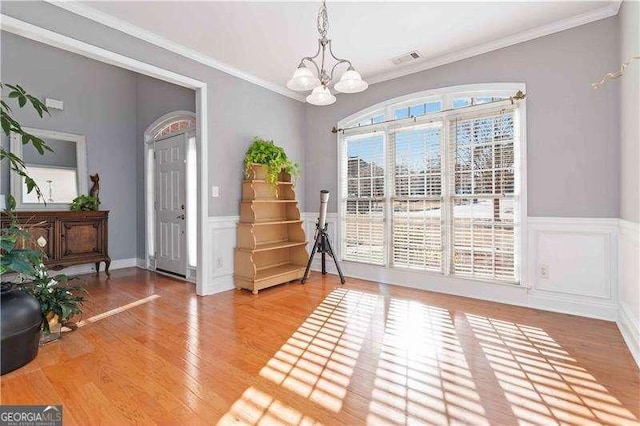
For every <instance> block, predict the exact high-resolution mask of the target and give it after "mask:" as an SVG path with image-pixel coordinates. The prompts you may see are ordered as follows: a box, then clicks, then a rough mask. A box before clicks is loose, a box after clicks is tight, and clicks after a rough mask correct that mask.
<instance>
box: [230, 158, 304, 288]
mask: <svg viewBox="0 0 640 426" xmlns="http://www.w3.org/2000/svg"><path fill="white" fill-rule="evenodd" d="M306 245H307V241H306V237H305V234H304V230H303V228H302V220H301V219H300V210H299V209H298V202H297V201H296V194H295V191H294V188H293V182H292V180H291V176H290V175H289V174H287V173H284V172H283V173H281V174H280V180H279V182H278V185H277V191H275V190H274V188H273V187H272V186H271V185H270V184H268V183H267V182H266V181H265V180H264V169H263V168H262V166H260V165H258V164H255V165H253V167H252V169H251V173H250V175H249V176H248V178H247V180H245V181H244V182H243V183H242V202H241V203H240V223H238V229H237V247H236V250H235V261H234V266H235V274H234V281H235V286H236V288H238V289H243V288H244V289H247V290H251V291H252V292H253V294H258V290H262V289H264V288H267V287H271V286H274V285H278V284H282V283H286V282H289V281H294V280H298V279H301V278H302V276H303V274H304V269H305V267H306V265H307V261H308V260H309V254H308V253H307V249H306Z"/></svg>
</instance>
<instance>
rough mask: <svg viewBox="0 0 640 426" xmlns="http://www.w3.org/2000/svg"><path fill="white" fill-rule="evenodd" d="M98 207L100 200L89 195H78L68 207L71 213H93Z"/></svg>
mask: <svg viewBox="0 0 640 426" xmlns="http://www.w3.org/2000/svg"><path fill="white" fill-rule="evenodd" d="M99 207H100V200H99V199H98V197H94V196H91V195H79V196H77V197H76V198H74V199H73V201H72V202H71V204H70V205H69V209H70V210H73V211H81V210H82V211H94V210H98V208H99Z"/></svg>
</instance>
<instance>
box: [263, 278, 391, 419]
mask: <svg viewBox="0 0 640 426" xmlns="http://www.w3.org/2000/svg"><path fill="white" fill-rule="evenodd" d="M381 300H382V299H381V298H380V297H379V296H376V295H373V294H369V293H362V292H358V291H350V290H343V289H338V290H335V291H333V292H331V294H329V296H327V297H326V298H325V299H324V300H323V301H322V303H321V304H320V305H319V306H318V307H317V308H316V309H315V311H314V312H313V313H312V314H311V315H310V316H309V317H308V318H307V319H306V320H305V322H304V323H303V324H302V325H301V326H300V327H299V328H298V330H296V332H295V333H293V335H292V336H291V337H290V338H289V339H288V340H287V342H286V343H285V344H284V345H283V346H282V347H281V348H280V350H279V351H278V352H277V353H276V354H275V355H274V356H273V358H272V359H271V360H269V361H268V362H267V364H266V365H265V367H264V368H263V369H262V370H260V376H262V377H264V378H267V379H269V380H271V381H273V382H275V383H277V384H279V385H281V386H282V387H284V388H285V389H288V390H290V391H292V392H294V393H296V394H297V395H300V396H302V397H304V398H308V399H309V400H311V401H313V402H314V403H316V404H318V405H321V406H323V407H325V408H327V409H329V410H331V411H333V412H339V411H340V409H341V407H342V400H343V399H344V397H345V395H346V393H347V386H349V382H350V381H351V375H352V374H353V368H354V366H355V364H356V361H357V359H358V355H359V353H360V348H361V346H362V343H363V341H364V337H365V335H366V333H367V330H368V328H369V324H370V322H371V316H372V314H373V312H374V310H375V308H376V306H378V304H379V302H381Z"/></svg>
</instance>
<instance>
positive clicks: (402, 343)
mask: <svg viewBox="0 0 640 426" xmlns="http://www.w3.org/2000/svg"><path fill="white" fill-rule="evenodd" d="M484 415H485V411H484V408H483V407H482V405H481V404H480V396H479V395H478V392H477V391H476V388H475V384H474V382H473V377H472V376H471V372H470V371H469V367H468V365H467V362H466V360H465V357H464V353H463V349H462V347H461V346H460V343H459V341H458V339H457V337H456V334H455V327H454V325H453V321H452V320H451V316H450V314H449V312H448V311H447V310H445V309H441V308H436V307H432V306H428V305H425V304H422V303H419V302H415V301H410V300H402V299H395V298H394V299H391V300H390V301H389V303H388V305H387V312H386V323H385V330H384V337H383V341H382V349H381V352H380V355H379V361H378V368H377V370H376V378H375V382H374V389H373V391H372V393H371V402H370V403H369V414H368V415H367V423H368V424H375V425H378V424H380V425H382V424H416V423H422V424H424V423H428V424H443V425H446V424H450V423H451V422H452V421H453V422H455V421H458V422H464V423H469V424H474V425H486V424H489V422H488V420H487V419H486V418H485V417H484Z"/></svg>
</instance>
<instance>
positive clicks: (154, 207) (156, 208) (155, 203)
mask: <svg viewBox="0 0 640 426" xmlns="http://www.w3.org/2000/svg"><path fill="white" fill-rule="evenodd" d="M153 209H154V210H158V202H157V201H154V202H153Z"/></svg>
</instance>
